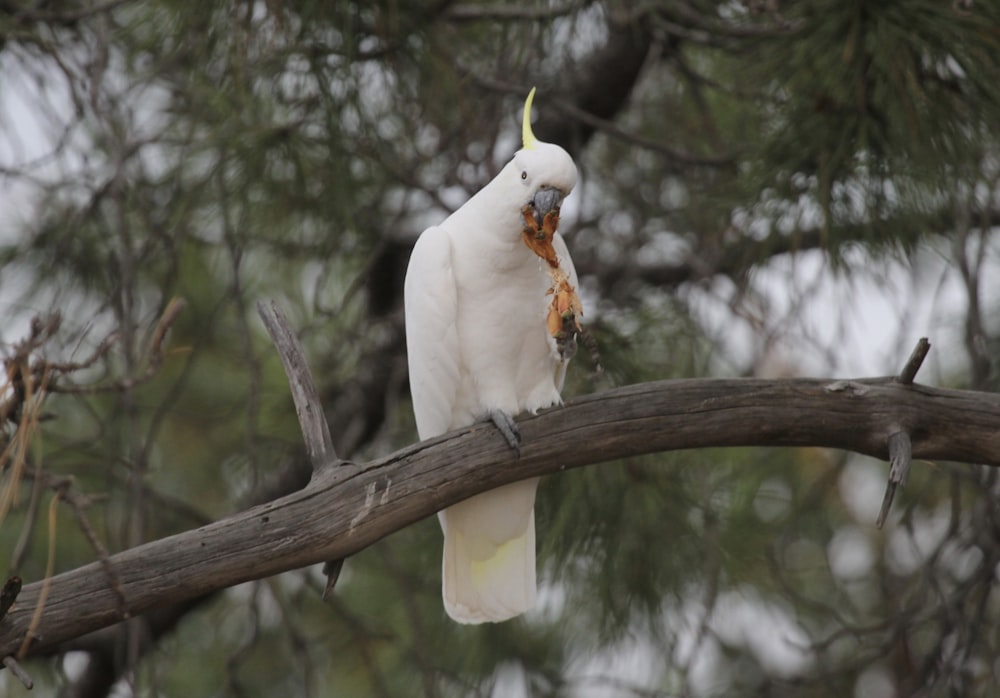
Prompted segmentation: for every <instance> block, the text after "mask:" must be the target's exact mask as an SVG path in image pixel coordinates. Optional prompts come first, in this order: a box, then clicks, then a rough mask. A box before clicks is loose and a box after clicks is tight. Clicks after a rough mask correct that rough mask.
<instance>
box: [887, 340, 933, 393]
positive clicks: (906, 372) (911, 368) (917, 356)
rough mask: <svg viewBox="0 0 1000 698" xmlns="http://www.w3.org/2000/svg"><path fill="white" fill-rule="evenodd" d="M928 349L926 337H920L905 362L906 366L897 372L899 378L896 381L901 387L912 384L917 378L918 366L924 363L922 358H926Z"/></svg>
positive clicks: (929, 346)
mask: <svg viewBox="0 0 1000 698" xmlns="http://www.w3.org/2000/svg"><path fill="white" fill-rule="evenodd" d="M930 348H931V343H930V342H928V341H927V337H921V338H920V339H919V340H918V341H917V346H915V347H913V352H912V353H911V354H910V358H908V359H907V360H906V364H904V365H903V370H902V371H900V372H899V377H898V378H897V379H896V380H898V381H899V382H900V383H902V384H903V385H910V384H911V383H913V379H914V378H916V377H917V371H919V370H920V366H921V365H922V364H923V363H924V358H925V357H926V356H927V352H928V351H930Z"/></svg>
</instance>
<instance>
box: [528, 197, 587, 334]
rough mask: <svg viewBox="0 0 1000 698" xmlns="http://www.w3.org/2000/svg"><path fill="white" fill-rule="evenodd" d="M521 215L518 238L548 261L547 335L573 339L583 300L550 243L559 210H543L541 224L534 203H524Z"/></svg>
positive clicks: (556, 224)
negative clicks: (536, 215)
mask: <svg viewBox="0 0 1000 698" xmlns="http://www.w3.org/2000/svg"><path fill="white" fill-rule="evenodd" d="M521 215H522V216H523V217H524V227H523V228H522V229H521V239H522V240H524V244H525V245H527V246H528V249H530V250H531V251H532V252H534V253H535V254H536V255H538V256H539V257H540V258H541V259H543V260H545V262H546V264H548V265H549V276H550V277H551V278H552V286H551V287H550V288H549V290H548V294H550V295H551V296H552V302H551V303H549V312H548V314H547V315H546V317H545V325H546V327H547V329H548V331H549V335H551V336H552V337H554V338H556V339H557V340H566V339H572V337H573V336H574V335H575V334H577V333H579V332H581V331H582V328H581V327H580V322H579V320H578V319H577V318H578V317H579V316H581V315H583V304H582V303H581V302H580V296H579V295H578V294H577V292H576V289H575V288H573V285H572V284H570V282H569V277H568V276H567V275H566V272H565V271H563V270H562V268H561V267H560V266H559V255H557V254H556V250H555V247H554V246H553V245H552V241H553V239H554V238H555V234H556V230H557V229H558V228H559V212H558V210H553V211H549V212H548V213H546V214H545V217H544V218H543V219H542V225H541V226H539V225H538V221H537V220H535V209H534V207H533V206H531V205H527V206H525V207H524V208H522V209H521Z"/></svg>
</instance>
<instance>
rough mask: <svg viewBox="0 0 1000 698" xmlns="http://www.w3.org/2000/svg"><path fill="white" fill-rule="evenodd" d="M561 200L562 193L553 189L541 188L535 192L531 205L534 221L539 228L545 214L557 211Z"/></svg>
mask: <svg viewBox="0 0 1000 698" xmlns="http://www.w3.org/2000/svg"><path fill="white" fill-rule="evenodd" d="M562 200H563V193H562V192H561V191H559V190H558V189H556V188H555V187H542V188H541V189H539V190H538V191H537V192H535V196H534V197H533V198H532V199H531V203H533V204H534V205H535V220H536V221H537V222H538V225H539V226H541V224H542V221H543V220H544V219H545V214H546V213H548V212H549V211H551V210H553V209H558V208H559V204H560V203H562Z"/></svg>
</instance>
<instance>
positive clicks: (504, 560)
mask: <svg viewBox="0 0 1000 698" xmlns="http://www.w3.org/2000/svg"><path fill="white" fill-rule="evenodd" d="M522 173H523V174H522ZM575 183H576V167H575V165H574V164H573V161H572V159H570V157H569V155H568V154H567V153H566V152H565V151H564V150H563V149H562V148H559V147H558V146H555V145H550V144H546V143H540V142H539V143H536V144H535V145H534V147H533V148H531V149H530V150H520V151H518V152H517V153H516V154H515V156H514V158H513V159H512V160H511V162H510V163H508V164H507V166H506V167H504V169H503V170H502V171H501V172H500V173H499V174H498V175H497V177H496V178H494V179H493V181H491V182H490V183H489V184H487V185H486V186H485V187H484V188H483V189H481V190H480V191H479V192H478V193H477V194H476V195H475V196H473V197H472V198H471V199H470V200H469V201H468V202H467V203H466V204H465V205H464V206H462V207H461V208H459V209H458V210H457V211H455V212H454V213H453V214H452V215H451V216H449V217H448V218H447V219H445V221H444V222H443V223H441V225H439V226H435V227H432V228H428V229H427V230H425V231H424V232H423V234H422V235H421V236H420V238H419V239H418V240H417V243H416V245H415V246H414V248H413V254H412V256H411V258H410V263H409V267H408V269H407V273H406V282H405V284H404V296H405V307H406V342H407V354H408V361H409V369H410V387H411V392H412V395H413V411H414V414H415V416H416V421H417V431H418V433H419V434H420V437H421V438H422V439H426V438H430V437H432V436H436V435H438V434H442V433H444V432H446V431H449V430H450V429H455V428H458V427H462V426H466V425H468V424H471V423H472V422H474V421H476V420H479V419H482V418H483V417H484V416H485V415H486V414H488V413H489V412H490V411H493V410H500V411H503V412H505V413H507V414H510V415H516V414H518V413H520V412H523V411H529V412H534V411H536V410H538V409H541V408H544V407H549V406H552V405H555V404H558V403H559V402H560V396H559V391H560V389H561V388H562V382H563V377H564V376H565V369H566V362H565V361H563V360H561V359H560V357H559V355H558V353H557V352H556V347H555V342H554V340H553V339H552V337H551V336H549V334H548V330H547V328H546V323H545V317H546V314H547V310H548V304H549V302H550V301H551V296H549V295H546V291H547V290H548V289H549V287H550V285H551V279H550V277H549V274H548V271H547V269H546V266H545V263H544V262H543V261H542V260H541V259H539V258H538V257H537V256H535V254H534V253H533V252H531V250H529V249H528V247H527V246H526V245H525V244H524V243H523V241H522V239H521V230H522V226H523V218H522V216H521V208H522V207H523V206H524V205H525V204H526V203H528V202H529V201H530V200H531V198H532V197H533V196H534V194H535V192H537V191H538V189H539V188H541V187H543V186H547V187H556V188H558V189H560V190H561V191H562V192H563V193H564V194H568V193H569V192H570V190H572V188H573V186H574V185H575ZM554 246H555V249H556V251H557V253H558V255H559V258H560V262H561V265H562V267H563V269H564V270H565V271H566V272H567V274H569V276H570V280H571V283H572V284H573V285H574V286H576V285H577V278H576V272H575V270H574V269H573V263H572V260H571V259H570V257H569V252H568V251H567V250H566V245H565V243H564V242H563V240H562V238H561V236H559V235H557V236H556V239H555V241H554ZM537 485H538V480H537V479H532V480H527V481H524V482H518V483H513V484H511V485H507V486H506V487H501V488H499V489H496V490H493V491H491V492H486V493H483V494H481V495H478V496H475V497H472V498H470V499H468V500H466V501H464V502H461V503H460V504H457V505H455V506H453V507H449V508H448V509H446V510H444V511H443V512H441V513H440V514H439V517H440V519H441V526H442V529H443V530H444V537H445V544H444V559H443V563H442V577H443V596H444V602H445V609H446V610H447V612H448V614H449V615H450V616H451V617H452V618H454V619H455V620H457V621H459V622H463V623H481V622H484V621H500V620H506V619H507V618H510V617H513V616H515V615H518V614H520V613H523V612H524V611H526V610H527V609H529V608H531V607H532V606H533V605H534V602H535V518H534V502H535V491H536V488H537Z"/></svg>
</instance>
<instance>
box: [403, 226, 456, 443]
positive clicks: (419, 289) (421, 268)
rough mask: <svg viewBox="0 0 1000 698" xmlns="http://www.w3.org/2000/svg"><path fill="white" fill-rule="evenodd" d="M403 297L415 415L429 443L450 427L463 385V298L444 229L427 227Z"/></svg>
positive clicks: (416, 247)
mask: <svg viewBox="0 0 1000 698" xmlns="http://www.w3.org/2000/svg"><path fill="white" fill-rule="evenodd" d="M403 298H404V306H405V313H406V353H407V361H408V363H409V368H410V393H411V395H412V396H413V413H414V415H415V416H416V419H417V433H419V434H420V438H421V439H427V438H430V437H432V436H437V435H438V434H443V433H444V432H446V431H448V429H449V428H450V426H451V421H452V410H453V408H454V405H455V396H456V394H457V391H458V381H459V360H460V356H459V345H458V331H457V328H456V317H457V306H458V296H457V289H456V286H455V275H454V271H453V269H452V264H451V241H450V240H449V239H448V234H447V232H445V230H444V228H439V227H436V226H435V227H431V228H428V229H427V230H425V231H424V232H423V233H422V234H421V235H420V237H419V238H418V239H417V243H416V245H414V247H413V253H412V254H411V255H410V263H409V266H408V267H407V269H406V281H405V282H404V284H403Z"/></svg>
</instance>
